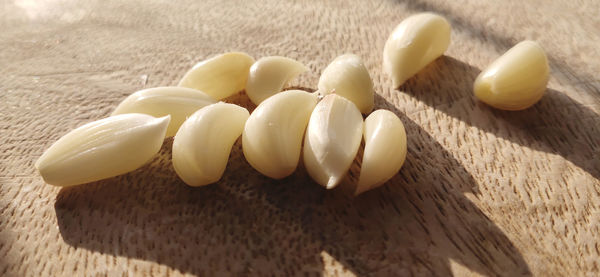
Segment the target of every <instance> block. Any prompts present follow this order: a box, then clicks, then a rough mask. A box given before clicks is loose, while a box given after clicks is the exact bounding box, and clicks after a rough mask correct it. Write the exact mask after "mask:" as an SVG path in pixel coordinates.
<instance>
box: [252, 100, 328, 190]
mask: <svg viewBox="0 0 600 277" xmlns="http://www.w3.org/2000/svg"><path fill="white" fill-rule="evenodd" d="M316 104H317V96H316V95H315V94H313V93H308V92H306V91H301V90H288V91H284V92H281V93H278V94H275V95H273V96H271V97H269V98H267V99H266V100H265V101H263V102H262V103H260V105H258V107H256V109H255V110H254V112H252V114H251V115H250V118H248V121H247V122H246V126H245V127H244V132H243V134H242V148H243V150H244V156H245V157H246V160H247V161H248V163H250V165H251V166H252V167H254V168H255V169H256V170H258V171H259V172H260V173H262V174H264V175H266V176H268V177H271V178H274V179H281V178H284V177H287V176H289V175H291V174H292V173H294V170H296V167H297V166H298V161H299V160H300V149H301V147H302V137H303V135H304V130H305V129H306V125H307V124H308V119H309V118H310V114H311V112H312V110H313V109H314V108H315V105H316Z"/></svg>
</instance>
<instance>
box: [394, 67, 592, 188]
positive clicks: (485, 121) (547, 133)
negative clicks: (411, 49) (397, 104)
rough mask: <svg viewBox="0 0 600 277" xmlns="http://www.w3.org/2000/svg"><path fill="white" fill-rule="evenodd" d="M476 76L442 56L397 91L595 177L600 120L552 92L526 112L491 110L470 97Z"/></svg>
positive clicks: (473, 72) (577, 104) (558, 93)
mask: <svg viewBox="0 0 600 277" xmlns="http://www.w3.org/2000/svg"><path fill="white" fill-rule="evenodd" d="M455 72H461V73H462V74H460V75H457V74H455ZM479 72H480V70H478V69H477V68H474V67H472V66H470V65H468V64H465V63H463V62H461V61H459V60H456V59H454V58H451V57H447V56H444V57H442V58H439V59H437V60H436V61H435V62H433V63H432V64H430V65H429V66H427V67H426V68H425V69H424V70H422V71H421V72H420V73H419V74H417V75H416V76H414V77H413V78H411V79H409V80H408V81H407V82H406V83H405V84H404V85H403V86H401V87H400V91H402V92H406V93H408V94H409V95H410V96H412V97H415V98H417V99H419V100H420V101H423V102H424V103H426V104H427V105H428V106H431V107H433V108H434V109H437V110H439V111H442V112H444V113H445V114H448V115H450V116H452V117H455V118H457V119H459V120H461V121H464V122H465V123H467V124H469V125H471V126H475V127H477V128H479V129H481V130H483V131H485V132H489V133H492V134H494V135H496V136H498V137H501V138H504V139H507V140H509V141H511V142H514V143H517V144H519V145H521V146H525V147H529V148H531V149H535V150H539V151H544V152H547V153H552V154H557V155H560V156H562V157H563V158H565V159H567V160H569V161H571V162H572V163H573V164H575V165H576V166H578V167H579V168H581V169H583V170H585V171H586V172H587V173H589V174H590V175H592V176H594V177H595V178H597V179H598V178H600V141H599V140H598V138H599V137H600V115H598V114H596V113H595V112H594V111H592V110H591V109H590V108H588V107H586V106H584V105H582V104H579V103H577V102H576V101H574V100H573V99H571V98H570V97H569V96H567V95H566V94H564V93H561V92H558V91H555V90H553V89H548V90H547V91H546V94H545V95H544V97H542V99H541V100H540V102H538V103H537V104H535V105H534V106H532V107H530V108H528V109H526V110H523V111H501V110H496V109H494V108H492V107H490V106H487V105H485V104H484V103H481V102H479V101H477V99H476V98H475V97H474V96H473V88H472V86H473V82H474V81H475V78H476V77H477V75H478V74H479Z"/></svg>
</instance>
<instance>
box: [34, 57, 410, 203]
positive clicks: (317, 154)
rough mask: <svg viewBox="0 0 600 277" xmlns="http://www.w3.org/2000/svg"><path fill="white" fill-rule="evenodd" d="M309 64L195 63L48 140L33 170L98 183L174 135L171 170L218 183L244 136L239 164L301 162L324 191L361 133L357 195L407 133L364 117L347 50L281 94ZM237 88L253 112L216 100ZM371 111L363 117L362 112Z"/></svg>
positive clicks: (272, 173)
mask: <svg viewBox="0 0 600 277" xmlns="http://www.w3.org/2000/svg"><path fill="white" fill-rule="evenodd" d="M307 70H308V68H307V67H306V66H304V65H303V64H302V63H300V62H298V61H296V60H293V59H290V58H286V57H280V56H272V57H264V58H261V59H259V60H258V61H254V59H253V58H252V57H250V56H248V55H247V54H245V53H225V54H222V55H219V56H216V57H214V58H211V59H208V60H206V61H203V62H201V63H199V64H197V65H196V66H194V67H193V68H192V69H191V70H190V71H188V72H187V73H186V74H185V76H184V77H183V79H182V80H181V81H180V83H179V86H177V87H157V88H150V89H144V90H140V91H138V92H135V93H133V94H131V95H130V96H129V97H127V98H126V99H125V100H123V101H122V102H121V103H120V104H119V105H118V106H117V108H116V109H115V110H114V112H113V113H112V116H110V117H108V118H105V119H102V120H99V121H95V122H92V123H88V124H86V125H83V126H81V127H79V128H77V129H75V130H73V131H71V132H70V133H68V134H67V135H65V136H64V137H63V138H61V139H60V140H58V141H57V142H56V143H54V145H52V146H51V147H50V148H49V149H48V150H47V151H46V152H45V153H44V154H43V155H42V157H40V159H39V160H38V161H37V163H36V167H37V168H38V170H39V172H40V174H41V175H42V177H43V178H44V180H45V181H46V182H47V183H49V184H51V185H57V186H70V185H77V184H82V183H87V182H92V181H97V180H101V179H104V178H109V177H112V176H116V175H120V174H123V173H126V172H129V171H132V170H135V169H137V168H139V167H141V166H142V165H144V164H145V163H146V162H148V161H149V160H150V159H151V158H152V157H153V156H154V155H155V154H156V153H157V152H158V151H159V150H160V148H161V145H162V142H163V140H164V138H165V137H170V136H174V139H173V149H172V163H173V167H174V169H175V172H176V173H177V175H178V176H179V177H180V178H181V180H183V181H184V182H185V183H186V184H188V185H190V186H204V185H208V184H211V183H215V182H217V181H219V180H220V179H221V177H222V175H223V173H224V172H225V167H226V166H227V162H228V160H229V155H230V152H231V148H232V146H233V145H234V143H235V142H236V141H237V140H238V138H239V137H240V136H241V138H242V139H241V141H242V149H243V152H244V156H245V158H246V160H247V161H248V163H249V164H250V165H251V166H252V167H253V168H254V169H256V170H257V171H258V172H260V173H261V174H263V175H265V176H268V177H270V178H274V179H282V178H285V177H287V176H290V175H291V174H292V173H294V171H295V170H296V168H297V167H298V164H299V162H300V161H301V160H302V161H303V163H304V167H305V168H306V170H307V171H308V173H309V175H310V176H311V177H312V178H313V179H314V180H315V181H316V182H317V183H319V184H321V185H323V186H324V187H326V188H328V189H331V188H334V187H336V186H337V185H338V184H339V183H340V181H342V179H343V178H344V176H345V175H346V174H347V172H348V170H349V169H350V166H351V165H352V162H353V161H354V160H355V158H356V155H357V153H358V150H359V147H360V145H361V141H362V139H363V137H364V139H365V151H364V153H365V154H364V157H362V158H363V168H364V170H361V172H360V181H358V182H357V183H358V184H359V185H358V186H357V187H356V193H360V192H363V191H366V190H368V189H371V188H374V187H376V186H378V185H381V184H383V183H384V182H385V181H387V180H388V179H390V178H391V177H392V176H394V175H395V174H396V173H397V172H398V170H399V169H400V167H401V166H402V163H403V162H404V157H405V155H406V134H405V132H404V127H403V125H402V123H401V122H400V119H398V117H397V116H396V115H395V114H393V113H392V112H389V111H384V110H379V111H376V112H373V113H371V111H372V109H373V101H374V100H373V97H374V90H373V82H372V80H371V76H370V75H369V72H368V71H367V69H366V68H365V66H364V64H363V63H362V61H361V59H360V58H359V57H358V56H356V55H351V54H346V55H342V56H339V57H338V58H336V59H335V60H334V61H333V62H332V63H331V64H330V65H329V66H328V67H327V68H326V69H325V70H324V71H323V74H322V76H321V78H320V79H319V84H318V88H319V89H318V90H317V91H316V92H307V91H303V90H285V91H282V90H283V88H284V86H285V85H286V84H287V83H288V82H289V81H290V80H292V79H294V78H295V77H296V76H297V75H299V74H301V73H303V72H305V71H307ZM242 90H244V91H246V94H247V95H248V98H249V99H250V100H251V101H252V102H253V103H255V104H257V107H256V109H254V111H253V112H252V114H250V113H249V112H248V110H247V109H246V108H244V107H241V106H238V105H235V104H229V103H224V102H221V101H219V100H222V99H224V98H227V97H229V96H231V95H233V94H235V93H237V92H239V91H242ZM369 113H371V115H370V116H369V117H367V120H366V121H364V120H363V115H362V114H365V115H368V114H369ZM391 156H393V157H391ZM390 162H393V164H392V163H390ZM381 165H384V166H381Z"/></svg>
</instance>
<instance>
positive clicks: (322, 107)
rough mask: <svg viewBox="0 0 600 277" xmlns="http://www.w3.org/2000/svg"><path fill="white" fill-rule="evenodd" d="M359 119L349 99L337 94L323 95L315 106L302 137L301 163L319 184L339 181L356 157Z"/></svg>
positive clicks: (332, 183)
mask: <svg viewBox="0 0 600 277" xmlns="http://www.w3.org/2000/svg"><path fill="white" fill-rule="evenodd" d="M362 129H363V119H362V115H361V114H360V111H359V110H358V109H357V108H356V105H354V104H353V103H352V102H350V101H349V100H347V99H346V98H344V97H341V96H339V95H337V94H330V95H327V96H325V97H324V98H323V99H322V100H321V102H319V104H317V106H316V107H315V109H314V111H313V112H312V115H311V116H310V121H309V123H308V127H307V128H306V135H305V138H304V166H305V167H306V170H307V171H308V174H309V175H310V176H311V177H312V178H313V180H315V181H316V182H317V183H319V184H320V185H322V186H324V187H326V188H328V189H331V188H334V187H335V186H337V185H338V184H339V182H340V181H341V180H342V179H343V177H344V176H345V175H346V173H347V172H348V169H349V168H350V165H352V161H353V160H354V158H355V157H356V153H357V152H358V148H359V147H360V141H361V137H362Z"/></svg>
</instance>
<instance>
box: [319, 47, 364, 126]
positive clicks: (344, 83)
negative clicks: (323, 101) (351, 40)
mask: <svg viewBox="0 0 600 277" xmlns="http://www.w3.org/2000/svg"><path fill="white" fill-rule="evenodd" d="M318 91H319V94H321V95H328V94H331V93H335V94H337V95H340V96H343V97H345V98H346V99H348V100H350V101H352V102H353V103H354V104H355V105H356V107H358V109H359V110H360V112H361V113H364V114H368V113H370V112H371V110H373V105H374V93H375V92H374V91H373V81H372V80H371V76H370V75H369V71H367V68H366V67H365V65H364V64H363V62H362V60H361V59H360V57H358V56H357V55H353V54H345V55H341V56H339V57H337V58H335V60H333V62H331V63H330V64H329V65H328V66H327V68H325V70H323V73H322V74H321V78H320V79H319V90H318Z"/></svg>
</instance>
